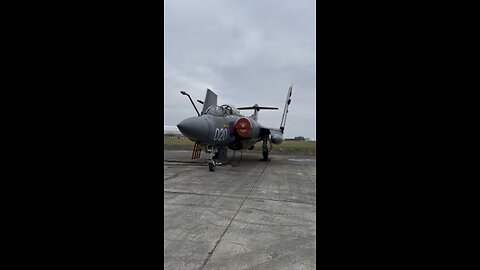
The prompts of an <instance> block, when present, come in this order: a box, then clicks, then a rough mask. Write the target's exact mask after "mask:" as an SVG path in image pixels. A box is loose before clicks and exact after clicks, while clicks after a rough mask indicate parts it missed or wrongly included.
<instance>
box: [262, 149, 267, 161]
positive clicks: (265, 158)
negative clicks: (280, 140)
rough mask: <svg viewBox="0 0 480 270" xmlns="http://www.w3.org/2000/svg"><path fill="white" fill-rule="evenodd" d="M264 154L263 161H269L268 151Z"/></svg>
mask: <svg viewBox="0 0 480 270" xmlns="http://www.w3.org/2000/svg"><path fill="white" fill-rule="evenodd" d="M262 154H263V159H264V160H267V159H268V151H262Z"/></svg>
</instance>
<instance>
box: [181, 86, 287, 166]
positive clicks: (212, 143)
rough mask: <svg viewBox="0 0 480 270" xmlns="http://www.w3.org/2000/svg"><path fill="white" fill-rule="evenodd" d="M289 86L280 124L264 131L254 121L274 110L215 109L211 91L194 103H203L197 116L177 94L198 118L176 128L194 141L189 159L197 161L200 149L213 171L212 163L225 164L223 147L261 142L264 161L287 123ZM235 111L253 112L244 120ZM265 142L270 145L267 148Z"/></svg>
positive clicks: (222, 106) (280, 136) (270, 108)
mask: <svg viewBox="0 0 480 270" xmlns="http://www.w3.org/2000/svg"><path fill="white" fill-rule="evenodd" d="M292 86H293V85H292ZM292 86H290V88H289V89H288V92H287V100H286V102H285V107H284V109H283V116H282V121H281V122H280V128H278V129H276V128H266V127H264V126H262V125H261V124H260V123H259V122H258V121H257V120H258V111H260V110H278V108H273V107H261V106H258V104H255V105H254V106H251V107H241V108H235V107H234V106H232V105H227V104H225V105H221V106H218V105H217V95H216V94H215V93H214V92H213V91H212V90H210V89H207V94H206V96H205V100H204V101H201V100H197V101H198V102H199V103H201V104H203V109H202V112H201V113H200V112H198V109H197V107H196V106H195V104H194V103H193V101H192V98H191V97H190V95H189V94H187V93H186V92H185V91H180V93H181V94H182V95H186V96H188V98H189V99H190V101H191V102H192V105H193V107H194V108H195V110H196V112H197V114H198V116H196V117H190V118H187V119H185V120H183V121H182V122H180V123H179V124H178V125H177V127H178V129H179V130H180V132H181V133H182V134H183V135H184V136H185V137H187V138H189V139H190V140H192V141H194V142H195V145H194V147H193V153H192V159H198V158H199V157H200V153H201V151H202V149H204V150H205V152H206V153H208V158H207V160H208V168H209V170H210V171H211V172H213V171H215V167H216V164H217V162H216V160H219V161H220V162H226V161H227V147H228V148H230V149H231V150H243V149H249V150H253V148H254V145H255V144H256V143H257V142H260V141H262V142H263V144H262V155H263V159H262V160H264V161H266V160H268V153H269V152H270V150H271V147H272V143H273V144H280V143H282V141H283V130H284V129H285V122H286V120H287V113H288V106H289V105H290V102H291V98H290V97H291V95H292ZM239 110H254V111H253V115H252V116H248V117H246V116H243V115H242V114H240V112H239ZM268 143H270V149H269V147H268V145H267V144H268Z"/></svg>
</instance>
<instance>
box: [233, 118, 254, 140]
mask: <svg viewBox="0 0 480 270" xmlns="http://www.w3.org/2000/svg"><path fill="white" fill-rule="evenodd" d="M235 130H236V131H237V134H238V135H239V136H240V137H243V138H245V137H247V136H248V135H250V132H251V131H252V123H251V122H250V120H249V119H248V118H244V117H242V118H240V119H238V120H237V123H235Z"/></svg>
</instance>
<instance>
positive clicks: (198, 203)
mask: <svg viewBox="0 0 480 270" xmlns="http://www.w3.org/2000/svg"><path fill="white" fill-rule="evenodd" d="M232 152H233V151H229V160H230V159H231V158H232V154H233V153H232ZM246 152H247V151H245V152H244V153H243V155H242V160H241V161H240V163H239V164H238V165H237V161H238V160H239V159H240V156H239V154H240V153H239V152H238V151H237V153H236V156H235V159H234V161H233V162H230V163H229V164H223V165H217V167H216V170H215V172H210V171H209V170H208V166H207V163H206V154H205V153H204V152H202V154H201V157H200V159H198V160H192V159H191V154H192V152H191V151H167V150H164V160H165V161H164V171H165V173H164V179H163V181H164V182H163V183H164V184H163V193H164V206H163V207H164V216H163V224H164V242H163V247H164V253H163V256H164V269H315V268H316V158H315V156H294V155H275V154H271V155H270V159H271V160H270V161H259V159H260V158H261V154H259V153H246Z"/></svg>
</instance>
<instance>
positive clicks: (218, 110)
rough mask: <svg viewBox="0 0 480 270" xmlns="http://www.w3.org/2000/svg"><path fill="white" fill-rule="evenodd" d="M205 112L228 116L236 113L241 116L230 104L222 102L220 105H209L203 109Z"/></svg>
mask: <svg viewBox="0 0 480 270" xmlns="http://www.w3.org/2000/svg"><path fill="white" fill-rule="evenodd" d="M205 114H209V115H213V116H229V115H236V116H243V115H241V114H240V112H239V111H238V110H237V108H235V107H234V106H232V105H227V104H224V105H222V106H217V105H214V106H210V107H208V109H207V110H206V111H205Z"/></svg>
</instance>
